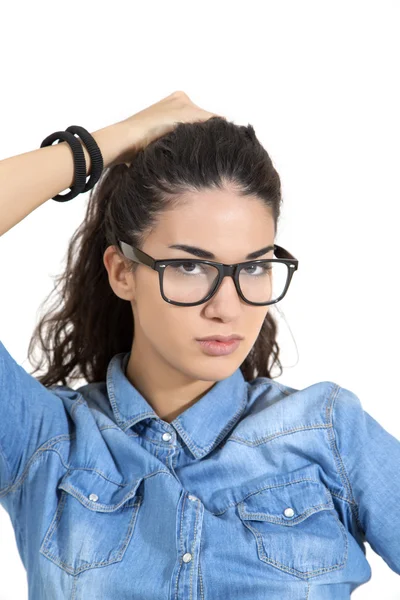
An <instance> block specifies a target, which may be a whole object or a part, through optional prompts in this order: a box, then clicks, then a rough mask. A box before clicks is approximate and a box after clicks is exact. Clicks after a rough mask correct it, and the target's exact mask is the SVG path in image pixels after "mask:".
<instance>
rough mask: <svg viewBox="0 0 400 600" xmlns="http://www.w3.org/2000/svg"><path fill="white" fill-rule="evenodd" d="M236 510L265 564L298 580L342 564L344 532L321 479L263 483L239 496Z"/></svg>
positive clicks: (344, 555)
mask: <svg viewBox="0 0 400 600" xmlns="http://www.w3.org/2000/svg"><path fill="white" fill-rule="evenodd" d="M238 511H239V516H240V519H241V520H242V522H243V524H244V525H245V526H246V527H247V528H248V529H249V530H250V531H251V532H252V534H253V535H254V537H255V539H256V542H257V551H258V557H259V559H260V560H262V561H264V562H266V563H268V564H269V565H272V566H273V567H276V568H277V569H281V570H282V571H285V572H287V573H291V574H292V575H295V576H297V577H300V578H302V579H308V578H309V577H315V576H317V575H321V574H323V573H326V572H329V571H334V570H336V569H341V568H343V567H344V565H345V563H346V560H347V546H348V541H347V534H346V530H345V527H344V526H343V524H342V523H341V522H340V520H339V518H338V516H337V513H336V510H335V507H334V504H333V502H332V497H331V494H330V492H329V490H328V489H327V488H326V487H325V486H324V484H323V483H322V482H321V481H318V480H313V479H300V480H297V481H292V482H290V483H285V484H282V485H277V486H273V487H268V488H266V489H263V490H261V491H259V492H256V493H254V494H251V495H250V496H248V497H247V498H245V500H243V501H242V502H240V503H239V504H238Z"/></svg>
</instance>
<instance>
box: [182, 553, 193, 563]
mask: <svg viewBox="0 0 400 600" xmlns="http://www.w3.org/2000/svg"><path fill="white" fill-rule="evenodd" d="M191 560H192V555H191V554H190V552H186V554H184V555H183V562H185V563H188V562H190V561H191Z"/></svg>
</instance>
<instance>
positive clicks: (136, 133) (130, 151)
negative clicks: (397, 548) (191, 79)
mask: <svg viewBox="0 0 400 600" xmlns="http://www.w3.org/2000/svg"><path fill="white" fill-rule="evenodd" d="M211 117H221V118H225V117H223V116H222V115H217V114H216V113H213V112H209V111H207V110H203V109H202V108H200V107H199V106H197V105H196V104H194V103H193V102H192V101H191V100H190V98H189V96H188V95H187V94H185V92H182V91H177V92H173V93H172V94H170V95H169V96H167V97H166V98H163V99H162V100H159V101H158V102H156V103H155V104H151V106H149V107H148V108H145V109H144V110H141V111H140V112H138V113H136V114H134V115H133V116H131V117H128V119H125V120H123V121H120V123H119V125H123V126H124V128H126V131H127V132H131V144H130V148H126V152H125V153H124V155H123V157H121V156H120V157H119V161H118V162H125V163H127V164H128V163H129V159H130V158H133V156H134V154H135V152H137V150H139V149H141V148H145V147H146V146H147V145H148V144H149V143H150V142H152V141H153V140H156V139H157V138H159V137H161V136H163V135H165V134H166V133H168V132H169V131H172V130H173V129H174V128H175V127H176V125H177V124H178V123H193V122H195V121H207V120H208V119H210V118H211ZM125 139H126V140H127V142H126V143H128V144H129V140H130V136H129V133H127V136H126V138H125Z"/></svg>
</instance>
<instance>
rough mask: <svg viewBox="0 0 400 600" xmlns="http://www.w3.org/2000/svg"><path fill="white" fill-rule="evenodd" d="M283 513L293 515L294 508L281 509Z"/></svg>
mask: <svg viewBox="0 0 400 600" xmlns="http://www.w3.org/2000/svg"><path fill="white" fill-rule="evenodd" d="M283 514H284V515H285V517H293V515H294V510H293V508H285V510H284V511H283Z"/></svg>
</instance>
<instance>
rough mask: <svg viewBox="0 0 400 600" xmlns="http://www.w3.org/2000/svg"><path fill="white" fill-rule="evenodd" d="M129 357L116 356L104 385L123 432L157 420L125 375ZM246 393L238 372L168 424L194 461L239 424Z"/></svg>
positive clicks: (246, 399) (211, 448)
mask: <svg viewBox="0 0 400 600" xmlns="http://www.w3.org/2000/svg"><path fill="white" fill-rule="evenodd" d="M129 356H130V352H128V353H120V354H116V355H115V356H114V357H113V358H112V359H111V360H110V363H109V365H108V369H107V381H106V383H107V392H108V397H109V399H110V403H111V407H112V410H113V413H114V416H115V421H116V423H117V425H118V426H119V427H120V428H121V429H124V430H125V429H127V428H129V427H132V426H133V425H135V424H136V423H139V422H140V421H143V420H144V419H149V418H150V419H159V417H158V415H157V414H156V413H155V411H154V410H153V408H152V407H151V406H150V404H149V403H148V402H147V400H146V399H145V398H144V397H143V396H142V395H141V394H140V392H139V391H138V390H137V389H136V388H135V386H134V385H132V383H131V382H130V381H129V379H128V378H127V377H126V375H125V371H126V366H127V363H128V360H129ZM248 390H249V387H248V383H247V381H246V380H245V379H244V376H243V373H242V371H241V369H240V368H238V369H237V370H236V371H235V372H234V373H233V374H232V375H230V376H229V377H227V378H225V379H223V380H221V381H218V382H217V383H216V384H215V385H214V386H213V387H212V388H211V389H210V390H209V391H208V392H207V393H206V394H205V395H204V396H203V397H202V398H200V400H198V401H197V402H196V403H195V404H193V405H192V406H190V407H189V408H187V409H186V410H185V411H184V412H183V413H181V414H180V415H179V416H178V417H177V418H176V419H174V420H173V421H171V423H170V425H171V426H172V427H174V429H175V430H176V431H177V432H178V433H179V435H180V436H181V438H182V439H183V440H184V442H185V444H186V445H187V446H188V448H189V449H190V451H191V452H192V454H193V456H195V458H203V457H204V456H205V455H206V454H208V453H209V452H211V451H212V450H213V449H214V448H215V447H216V446H217V445H218V444H220V443H221V442H222V440H223V439H224V438H225V437H226V435H227V433H228V432H229V431H230V430H231V429H232V428H233V427H234V426H235V424H236V423H237V422H238V421H239V419H240V417H241V415H242V414H243V412H244V410H245V408H246V406H247V403H248Z"/></svg>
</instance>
